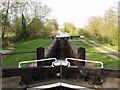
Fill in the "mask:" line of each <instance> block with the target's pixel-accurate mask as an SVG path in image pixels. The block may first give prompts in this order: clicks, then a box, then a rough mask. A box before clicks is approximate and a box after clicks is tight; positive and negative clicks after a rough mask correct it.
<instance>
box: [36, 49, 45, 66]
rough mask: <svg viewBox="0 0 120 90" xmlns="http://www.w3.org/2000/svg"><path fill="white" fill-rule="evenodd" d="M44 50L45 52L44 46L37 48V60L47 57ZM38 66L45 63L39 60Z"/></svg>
mask: <svg viewBox="0 0 120 90" xmlns="http://www.w3.org/2000/svg"><path fill="white" fill-rule="evenodd" d="M44 52H45V50H44V48H43V47H39V48H37V53H36V54H37V60H39V59H43V58H45V56H44ZM37 66H43V63H42V62H37Z"/></svg>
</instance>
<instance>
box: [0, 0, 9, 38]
mask: <svg viewBox="0 0 120 90" xmlns="http://www.w3.org/2000/svg"><path fill="white" fill-rule="evenodd" d="M6 2H7V3H6ZM6 2H2V3H1V4H2V5H1V7H2V39H4V36H5V31H6V27H7V26H8V25H9V20H8V14H9V8H10V0H8V1H6Z"/></svg>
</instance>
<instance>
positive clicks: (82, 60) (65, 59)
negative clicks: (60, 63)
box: [65, 58, 103, 68]
mask: <svg viewBox="0 0 120 90" xmlns="http://www.w3.org/2000/svg"><path fill="white" fill-rule="evenodd" d="M68 59H69V60H74V61H79V62H80V61H84V62H94V63H100V64H101V68H103V63H102V62H100V61H90V60H82V59H76V58H66V59H65V61H68ZM68 67H70V64H69V66H68Z"/></svg>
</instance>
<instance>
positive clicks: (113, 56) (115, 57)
mask: <svg viewBox="0 0 120 90" xmlns="http://www.w3.org/2000/svg"><path fill="white" fill-rule="evenodd" d="M73 41H83V42H84V43H86V44H88V45H90V46H92V47H94V48H95V49H96V50H98V51H100V52H102V53H109V52H107V51H105V50H103V49H101V48H99V47H96V46H95V45H93V44H90V43H88V42H87V41H86V40H83V39H80V40H73ZM93 42H94V41H93ZM94 43H96V42H94ZM96 44H98V43H96ZM99 45H100V44H99ZM101 46H102V45H101ZM103 46H104V45H103ZM103 46H102V47H103ZM105 47H106V46H105ZM115 51H116V50H115ZM106 55H108V54H106ZM108 56H110V57H112V58H114V59H116V60H120V58H118V57H117V56H115V55H108Z"/></svg>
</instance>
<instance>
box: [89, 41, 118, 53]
mask: <svg viewBox="0 0 120 90" xmlns="http://www.w3.org/2000/svg"><path fill="white" fill-rule="evenodd" d="M89 42H92V43H94V44H96V45H98V46H101V47H104V48H106V49H108V50H110V51H112V52H116V53H120V52H119V51H117V50H113V49H111V48H109V47H107V46H104V45H101V44H98V43H96V42H95V41H91V40H89Z"/></svg>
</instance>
